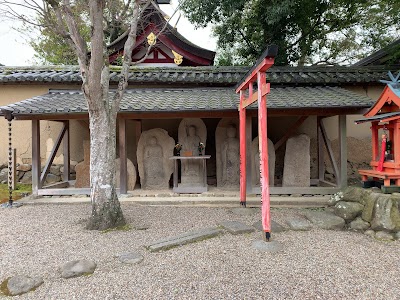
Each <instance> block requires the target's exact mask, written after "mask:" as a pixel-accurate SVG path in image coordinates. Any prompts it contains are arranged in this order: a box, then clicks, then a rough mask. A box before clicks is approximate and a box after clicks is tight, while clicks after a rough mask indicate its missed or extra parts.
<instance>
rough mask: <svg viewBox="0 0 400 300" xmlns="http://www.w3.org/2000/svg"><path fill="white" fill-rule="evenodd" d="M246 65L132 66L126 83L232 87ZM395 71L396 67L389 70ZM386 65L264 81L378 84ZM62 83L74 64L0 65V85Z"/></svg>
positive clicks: (279, 73) (275, 70)
mask: <svg viewBox="0 0 400 300" xmlns="http://www.w3.org/2000/svg"><path fill="white" fill-rule="evenodd" d="M249 69H250V68H249V67H215V66H211V67H173V68H165V67H158V68H156V67H132V68H131V70H130V76H129V82H130V84H132V85H142V84H143V85H149V84H164V85H203V86H234V85H236V83H237V82H238V81H239V80H240V79H242V77H243V76H244V75H245V74H246V73H247V71H248V70H249ZM391 71H394V72H396V71H397V70H391ZM387 72H388V69H387V68H385V67H329V66H323V67H322V66H315V67H314V66H313V67H290V66H287V67H276V66H274V67H272V68H271V69H270V70H269V71H268V73H267V80H268V81H269V82H271V83H272V84H274V85H285V86H293V85H354V84H368V83H372V84H379V80H381V79H388V76H387ZM119 74H120V68H118V67H113V68H112V69H111V77H110V81H111V84H113V83H114V84H116V83H117V82H118V79H119ZM10 83H11V84H12V83H65V84H80V83H81V76H80V73H79V68H78V67H76V66H63V67H0V84H10Z"/></svg>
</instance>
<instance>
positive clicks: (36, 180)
mask: <svg viewBox="0 0 400 300" xmlns="http://www.w3.org/2000/svg"><path fill="white" fill-rule="evenodd" d="M40 169H41V166H40V121H39V120H33V121H32V193H33V195H38V190H39V189H40V188H41V183H40Z"/></svg>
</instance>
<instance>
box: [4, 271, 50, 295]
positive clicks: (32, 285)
mask: <svg viewBox="0 0 400 300" xmlns="http://www.w3.org/2000/svg"><path fill="white" fill-rule="evenodd" d="M42 284H43V278H41V277H28V276H24V275H22V276H13V277H11V278H8V279H7V280H5V281H4V282H3V283H2V284H1V285H2V286H6V287H7V288H6V289H5V291H3V292H4V293H5V294H6V295H7V296H16V295H21V294H25V293H27V292H30V291H32V290H34V289H36V288H37V287H39V286H40V285H42Z"/></svg>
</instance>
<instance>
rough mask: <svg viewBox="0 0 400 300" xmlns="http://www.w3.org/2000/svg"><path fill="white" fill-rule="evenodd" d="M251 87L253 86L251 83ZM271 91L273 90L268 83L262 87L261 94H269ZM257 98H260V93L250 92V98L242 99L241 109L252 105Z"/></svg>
mask: <svg viewBox="0 0 400 300" xmlns="http://www.w3.org/2000/svg"><path fill="white" fill-rule="evenodd" d="M249 87H251V85H250V86H249ZM270 91H271V87H270V84H269V83H267V84H266V85H264V86H263V87H262V91H261V95H262V96H265V95H267V94H269V93H270ZM257 100H258V93H255V94H253V93H249V97H248V98H244V99H243V100H241V101H240V105H239V110H240V109H243V108H246V107H248V106H250V105H252V104H253V103H254V102H257Z"/></svg>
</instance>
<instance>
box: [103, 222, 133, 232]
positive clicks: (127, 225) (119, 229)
mask: <svg viewBox="0 0 400 300" xmlns="http://www.w3.org/2000/svg"><path fill="white" fill-rule="evenodd" d="M129 230H132V226H131V225H130V224H125V225H122V226H118V227H114V228H110V229H106V230H103V231H101V233H109V232H113V231H129Z"/></svg>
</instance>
